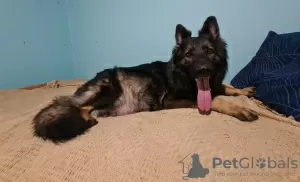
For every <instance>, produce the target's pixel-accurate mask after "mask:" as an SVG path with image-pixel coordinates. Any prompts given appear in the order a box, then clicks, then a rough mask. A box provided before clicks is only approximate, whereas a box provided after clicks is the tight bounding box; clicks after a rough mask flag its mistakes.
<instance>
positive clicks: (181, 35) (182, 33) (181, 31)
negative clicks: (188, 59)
mask: <svg viewBox="0 0 300 182" xmlns="http://www.w3.org/2000/svg"><path fill="white" fill-rule="evenodd" d="M191 35H192V32H191V31H189V30H188V29H186V28H185V27H184V26H183V25H181V24H177V25H176V31H175V40H176V46H179V45H180V44H181V43H182V40H183V39H186V38H189V37H191Z"/></svg>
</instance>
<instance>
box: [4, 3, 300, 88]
mask: <svg viewBox="0 0 300 182" xmlns="http://www.w3.org/2000/svg"><path fill="white" fill-rule="evenodd" d="M299 7H300V1H299V0H289V1H284V0H264V1H261V0H252V1H240V0H227V1H224V0H211V1H201V0H186V1H181V0H172V1H171V0H164V1H162V0H151V1H140V0H126V1H125V0H124V1H123V0H84V1H83V0H2V1H0V26H1V28H0V89H8V88H18V87H23V86H27V85H31V84H39V83H44V82H47V81H51V80H53V79H73V78H84V79H89V78H91V77H93V76H94V75H95V73H96V72H99V71H100V70H102V69H104V68H108V67H112V66H115V65H119V66H132V65H137V64H141V63H145V62H149V61H154V60H168V59H169V57H170V55H171V49H172V47H173V45H174V43H175V41H174V29H175V26H176V24H178V23H182V24H184V25H185V26H186V27H188V28H190V29H191V30H192V31H193V33H194V35H195V34H196V31H197V30H198V29H199V28H200V27H201V26H202V23H203V21H204V20H205V19H206V17H207V16H210V15H215V16H216V17H217V19H218V21H219V25H220V29H221V34H222V36H223V37H224V38H225V40H227V42H228V48H229V56H230V60H229V64H230V68H229V73H228V75H227V78H226V80H225V82H227V83H228V82H229V81H230V80H231V78H232V77H233V76H234V75H235V74H236V73H237V72H238V71H239V70H240V69H241V68H242V67H243V66H244V65H245V64H247V63H248V62H249V61H250V60H251V58H252V57H253V55H254V54H255V52H256V51H257V49H258V48H259V46H260V44H261V43H262V41H263V39H264V38H265V36H266V35H267V33H268V31H269V30H274V31H276V32H277V33H286V32H294V31H299V30H300V23H299V17H300V11H299Z"/></svg>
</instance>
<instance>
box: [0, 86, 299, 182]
mask: <svg viewBox="0 0 300 182" xmlns="http://www.w3.org/2000/svg"><path fill="white" fill-rule="evenodd" d="M79 83H82V81H76V80H75V81H61V82H52V83H51V84H49V85H47V86H46V87H45V88H38V89H34V90H9V91H0V182H8V181H11V182H19V181H29V182H34V181H36V182H48V181H49V182H50V181H53V182H63V181H79V182H98V181H99V182H106V181H109V182H120V181H124V182H135V181H154V182H163V181H170V182H176V181H184V180H183V178H185V179H187V181H211V182H213V181H224V182H247V181H255V182H257V181H263V182H267V181H269V182H279V181H280V182H284V181H295V182H296V181H300V147H299V145H300V128H299V125H298V123H297V122H296V121H293V120H292V119H288V118H285V117H282V116H280V115H278V114H276V113H273V112H271V111H269V110H267V109H266V108H264V107H262V106H261V104H260V103H259V102H257V101H255V100H250V99H248V98H245V97H235V98H233V97H227V98H224V99H230V100H232V101H233V102H237V103H240V104H243V105H244V106H245V107H249V108H252V109H253V110H256V111H257V112H259V113H260V114H261V115H263V116H264V117H262V116H261V117H260V119H259V120H257V121H255V122H253V123H243V122H240V121H238V120H237V119H235V118H232V117H230V116H227V115H223V114H219V113H216V112H212V114H211V115H210V116H202V115H199V114H198V112H197V111H196V110H194V109H174V110H168V111H159V112H143V113H137V114H132V115H127V116H122V117H113V118H99V119H98V120H99V124H98V125H96V126H94V127H93V128H91V129H90V131H89V132H88V133H86V134H85V135H82V136H80V137H77V138H75V139H74V140H72V141H70V142H67V143H65V144H62V145H55V144H53V143H50V142H45V141H42V140H40V139H38V138H35V137H33V136H32V129H31V119H32V117H33V116H34V115H35V114H36V112H37V111H38V110H39V109H40V108H42V107H43V106H45V105H46V104H47V103H48V102H49V101H50V100H51V99H52V98H53V97H54V96H56V95H68V94H71V93H73V92H74V91H75V89H76V85H77V84H79ZM266 116H267V117H266ZM194 154H196V155H194ZM197 154H198V156H197ZM197 157H199V159H198V158H197ZM214 157H217V158H219V159H213V158H214ZM234 158H235V159H236V160H237V161H238V162H237V163H236V164H234V162H232V160H234ZM243 158H244V160H242V162H241V165H240V163H239V161H240V160H241V159H243ZM252 158H253V161H252ZM258 158H264V159H265V160H266V161H265V163H264V162H261V163H257V159H258ZM268 158H269V160H268ZM220 160H222V162H223V165H222V164H221V165H217V164H220ZM226 160H230V161H231V165H230V163H229V162H228V161H227V162H226ZM293 160H294V161H293ZM213 161H215V164H216V165H217V166H216V167H215V168H213ZM298 161H299V162H298ZM283 162H284V163H283ZM200 163H201V164H200ZM275 163H276V165H275ZM293 163H294V164H293ZM248 164H249V167H247V165H248ZM256 164H260V165H258V166H260V167H261V168H260V167H258V166H257V165H256ZM295 164H298V165H297V168H292V167H295ZM225 167H228V168H225ZM229 167H230V168H229ZM235 167H236V168H235ZM241 167H244V168H241ZM280 167H281V168H280ZM204 168H207V169H208V170H206V169H204ZM205 172H206V173H207V172H208V174H206V173H205ZM204 174H206V175H205V177H204ZM184 176H185V177H184ZM200 176H202V177H204V178H192V177H200Z"/></svg>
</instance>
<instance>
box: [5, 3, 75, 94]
mask: <svg viewBox="0 0 300 182" xmlns="http://www.w3.org/2000/svg"><path fill="white" fill-rule="evenodd" d="M73 71H74V70H73V62H72V50H71V42H70V34H69V28H68V19H67V14H66V3H65V0H1V1H0V89H10V88H20V87H24V86H27V85H31V84H40V83H43V82H47V81H51V80H53V79H70V78H73V73H74V72H73Z"/></svg>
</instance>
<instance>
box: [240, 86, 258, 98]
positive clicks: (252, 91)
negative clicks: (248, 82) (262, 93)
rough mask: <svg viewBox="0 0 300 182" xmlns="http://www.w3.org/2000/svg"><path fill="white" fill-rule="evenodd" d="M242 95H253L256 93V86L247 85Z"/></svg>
mask: <svg viewBox="0 0 300 182" xmlns="http://www.w3.org/2000/svg"><path fill="white" fill-rule="evenodd" d="M241 92H242V95H245V96H247V97H253V96H255V94H256V88H255V87H247V88H244V89H242V90H241Z"/></svg>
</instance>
